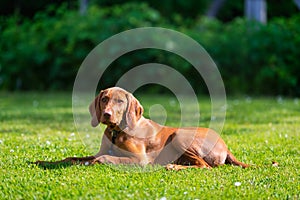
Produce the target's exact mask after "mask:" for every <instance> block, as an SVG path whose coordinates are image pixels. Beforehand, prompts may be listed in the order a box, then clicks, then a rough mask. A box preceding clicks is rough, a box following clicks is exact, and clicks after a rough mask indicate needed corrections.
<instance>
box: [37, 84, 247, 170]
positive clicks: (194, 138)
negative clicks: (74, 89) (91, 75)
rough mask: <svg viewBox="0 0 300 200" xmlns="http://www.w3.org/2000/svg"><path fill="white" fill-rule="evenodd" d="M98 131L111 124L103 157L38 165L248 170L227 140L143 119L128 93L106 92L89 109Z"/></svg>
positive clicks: (206, 131)
mask: <svg viewBox="0 0 300 200" xmlns="http://www.w3.org/2000/svg"><path fill="white" fill-rule="evenodd" d="M89 110H90V113H91V116H92V120H91V124H92V126H93V127H96V126H97V125H98V124H99V123H103V124H105V125H106V126H107V128H106V129H105V131H104V135H103V138H102V143H101V147H100V151H99V153H97V154H96V155H95V156H88V157H82V158H77V157H69V158H66V159H64V160H61V161H56V162H46V161H36V162H35V164H38V165H49V164H50V165H51V164H58V163H70V164H77V163H79V164H85V165H90V164H95V163H101V164H106V163H110V164H137V165H142V166H143V165H147V164H160V165H164V166H166V169H168V170H180V169H185V168H211V167H216V166H219V165H223V164H233V165H237V166H241V167H243V168H246V167H248V165H247V164H244V163H242V162H240V161H238V160H237V159H236V158H235V157H234V156H233V155H232V153H231V152H230V151H229V150H228V148H227V146H226V145H225V143H224V141H223V140H222V139H221V138H220V137H219V136H218V134H217V133H215V132H214V131H213V130H211V129H207V128H172V127H167V126H162V125H159V124H157V123H155V122H154V121H152V120H149V119H146V118H144V117H143V107H142V106H141V104H140V103H139V101H138V100H137V99H136V98H135V97H134V96H133V95H132V94H131V93H129V92H127V91H125V90H123V89H121V88H118V87H113V88H108V89H106V90H103V91H101V92H100V94H99V95H98V96H97V97H96V98H95V100H94V101H93V102H92V103H91V105H90V107H89Z"/></svg>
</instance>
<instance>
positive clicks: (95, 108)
mask: <svg viewBox="0 0 300 200" xmlns="http://www.w3.org/2000/svg"><path fill="white" fill-rule="evenodd" d="M102 96H103V91H101V92H100V94H99V95H98V96H97V97H96V98H95V99H94V101H92V103H91V104H90V107H89V111H90V114H91V116H92V120H91V125H92V126H93V127H96V126H98V124H99V123H100V117H101V107H100V100H101V98H102Z"/></svg>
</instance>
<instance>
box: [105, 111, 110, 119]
mask: <svg viewBox="0 0 300 200" xmlns="http://www.w3.org/2000/svg"><path fill="white" fill-rule="evenodd" d="M103 116H104V117H105V118H106V119H109V118H110V117H111V111H105V112H104V113H103Z"/></svg>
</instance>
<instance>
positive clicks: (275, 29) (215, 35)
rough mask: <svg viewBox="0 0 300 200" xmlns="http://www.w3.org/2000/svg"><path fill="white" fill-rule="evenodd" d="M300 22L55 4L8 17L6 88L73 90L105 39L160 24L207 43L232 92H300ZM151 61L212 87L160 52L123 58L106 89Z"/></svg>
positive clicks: (0, 63)
mask: <svg viewBox="0 0 300 200" xmlns="http://www.w3.org/2000/svg"><path fill="white" fill-rule="evenodd" d="M221 14H222V12H221ZM227 16H229V15H227ZM299 22H300V15H299V14H294V15H293V16H292V17H289V18H272V20H270V21H269V22H268V24H266V25H261V24H258V23H255V22H249V21H246V20H244V19H242V18H235V19H234V20H232V21H229V22H226V23H225V22H221V21H219V20H212V19H208V18H205V17H195V18H194V19H193V20H191V19H190V18H184V17H182V16H181V15H175V14H173V15H172V16H170V17H166V14H165V13H163V14H161V13H160V12H159V11H157V10H155V9H153V8H151V7H149V6H148V5H147V4H140V3H126V4H122V5H121V6H120V5H113V6H108V7H99V6H96V5H92V6H90V7H89V10H88V12H87V14H86V15H84V16H82V15H79V14H78V11H77V10H70V9H69V8H68V6H66V5H64V6H60V7H59V8H57V7H55V6H49V7H48V8H47V10H46V11H42V12H38V13H37V14H35V15H34V17H32V18H30V19H28V18H23V17H20V16H19V15H14V16H10V17H2V18H1V23H0V24H1V27H0V28H1V29H0V30H1V32H0V38H1V40H0V89H2V90H70V89H72V87H73V82H74V79H75V76H76V73H77V70H78V69H79V67H80V64H81V63H82V61H83V59H84V58H85V57H86V56H87V55H88V53H89V52H90V51H91V50H92V49H93V48H94V47H95V46H96V45H98V44H99V43H100V42H102V41H103V40H105V39H107V38H109V37H110V36H112V35H114V34H117V33H119V32H121V31H125V30H128V29H132V28H137V27H149V26H159V27H165V28H170V29H173V30H177V31H180V32H183V33H185V34H187V35H189V36H191V37H192V38H193V39H195V40H196V41H198V42H199V43H200V44H201V45H203V47H204V48H205V49H206V50H207V51H208V53H209V54H210V55H211V56H212V58H213V59H214V61H215V62H216V64H217V66H218V68H219V70H220V72H221V74H222V77H223V80H224V83H225V86H226V90H227V92H228V93H229V94H240V93H251V94H256V95H259V94H264V95H266V94H267V95H294V96H299V95H300V80H299V76H300V68H299V64H298V63H299V62H298V59H299V55H300V51H299V46H300V34H299V33H300V28H299V24H300V23H299ZM147 62H158V63H164V64H167V65H169V66H172V67H174V68H176V69H178V70H179V71H180V72H181V73H182V74H184V75H185V77H186V78H187V79H188V80H190V82H191V84H192V86H193V87H194V88H195V90H196V91H198V92H203V91H204V92H205V91H206V90H205V85H204V84H199V83H201V81H202V80H201V78H199V77H195V73H194V70H193V67H192V66H191V65H190V64H189V63H187V62H186V61H184V60H183V59H181V58H179V57H178V56H176V55H172V54H170V53H167V52H162V51H158V50H141V51H137V52H132V53H131V54H129V55H125V56H122V57H121V58H119V59H118V60H116V61H115V62H114V63H113V64H112V66H111V68H110V69H111V70H110V71H111V72H113V73H110V76H109V78H107V79H105V80H101V83H100V87H101V88H105V87H108V86H112V85H114V83H115V82H116V81H117V80H118V78H119V77H120V75H121V74H122V73H124V72H126V71H127V70H129V69H130V68H132V67H135V66H136V65H139V64H143V63H147ZM156 92H157V91H156Z"/></svg>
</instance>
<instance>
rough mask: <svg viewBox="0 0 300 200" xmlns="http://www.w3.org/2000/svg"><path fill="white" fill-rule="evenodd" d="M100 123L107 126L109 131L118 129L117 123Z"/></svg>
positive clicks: (107, 121)
mask: <svg viewBox="0 0 300 200" xmlns="http://www.w3.org/2000/svg"><path fill="white" fill-rule="evenodd" d="M101 123H102V124H105V125H107V126H108V127H109V128H110V129H115V128H116V127H118V125H117V123H114V122H111V121H109V120H104V121H102V122H101Z"/></svg>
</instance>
